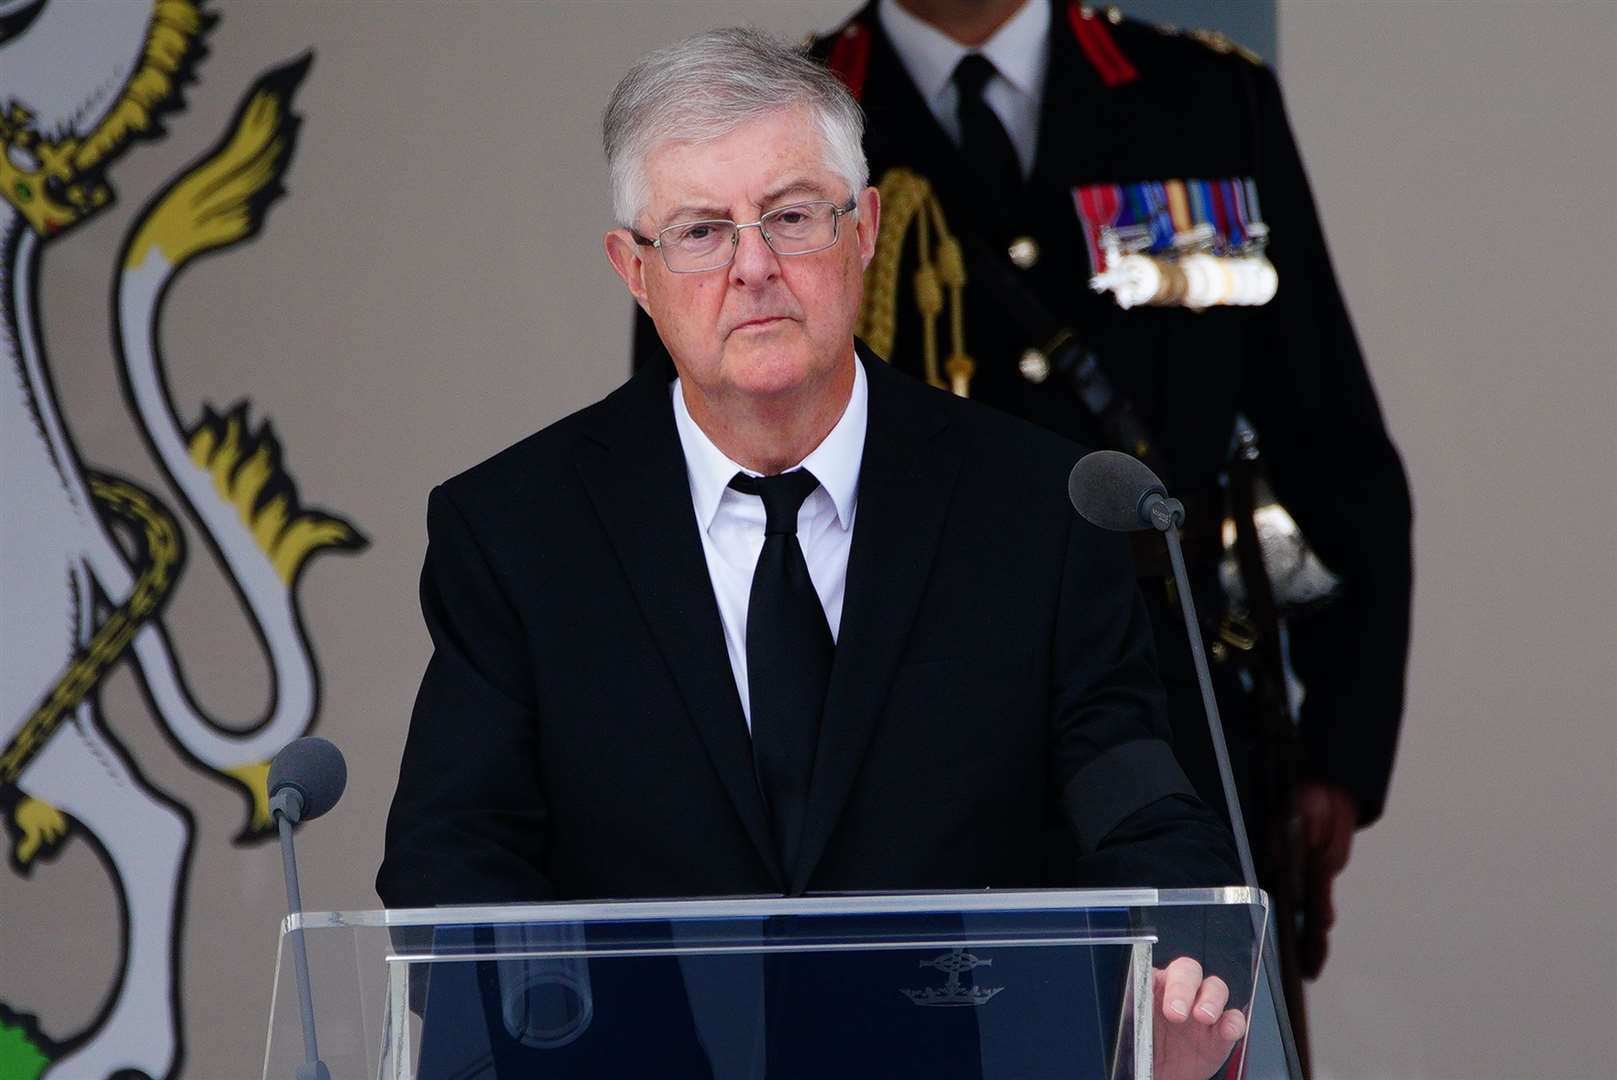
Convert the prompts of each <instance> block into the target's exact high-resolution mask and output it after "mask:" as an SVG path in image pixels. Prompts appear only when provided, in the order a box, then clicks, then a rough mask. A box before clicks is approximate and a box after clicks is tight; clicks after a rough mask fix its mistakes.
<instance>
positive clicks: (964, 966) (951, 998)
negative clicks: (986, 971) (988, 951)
mask: <svg viewBox="0 0 1617 1080" xmlns="http://www.w3.org/2000/svg"><path fill="white" fill-rule="evenodd" d="M991 964H993V961H992V960H980V959H978V958H977V957H975V956H973V955H971V953H969V952H967V951H966V950H965V949H950V950H949V951H948V952H946V953H944V954H943V955H942V956H934V957H933V958H932V959H930V960H922V961H921V962H920V964H919V966H920V967H924V968H933V969H934V970H937V971H941V972H943V973H944V974H946V975H947V976H948V978H947V979H946V980H945V981H944V983H943V985H942V986H927V987H923V988H921V989H919V990H903V991H902V993H903V995H904V996H905V997H907V998H909V999H910V1001H911V1002H913V1003H914V1004H916V1005H957V1006H958V1005H969V1006H974V1007H975V1006H980V1005H986V1004H988V1001H989V999H990V998H992V997H993V996H994V995H995V994H997V993H999V992H1000V991H1001V990H1003V989H1005V988H1004V987H1003V986H965V985H963V984H962V983H961V982H960V976H961V975H963V974H965V973H966V972H968V971H971V970H972V969H974V968H979V967H988V966H989V965H991Z"/></svg>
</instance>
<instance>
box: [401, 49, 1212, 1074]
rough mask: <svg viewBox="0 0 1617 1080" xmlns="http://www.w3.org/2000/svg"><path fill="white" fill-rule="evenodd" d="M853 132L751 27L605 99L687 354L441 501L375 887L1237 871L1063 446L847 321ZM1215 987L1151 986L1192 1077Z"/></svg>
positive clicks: (1037, 880) (657, 886)
mask: <svg viewBox="0 0 1617 1080" xmlns="http://www.w3.org/2000/svg"><path fill="white" fill-rule="evenodd" d="M861 123H862V121H861V116H860V113H859V109H858V106H857V105H856V104H855V103H854V102H853V100H852V98H851V97H850V96H849V94H848V93H847V91H846V89H845V88H844V87H843V86H842V85H841V84H840V83H839V82H838V81H837V80H836V79H835V78H834V77H833V76H832V75H831V74H830V73H829V72H827V71H826V70H825V69H824V68H822V67H821V66H819V65H818V64H816V63H814V62H813V61H812V60H810V59H809V58H807V57H805V56H804V55H803V54H801V53H800V52H798V51H796V50H793V49H791V48H789V47H786V46H784V45H781V44H779V43H777V42H775V41H773V40H771V39H769V38H767V37H764V36H762V35H759V34H756V33H753V32H749V31H739V30H737V31H716V32H713V33H710V34H704V35H698V36H697V37H695V38H692V39H690V40H688V41H686V42H684V43H681V44H680V45H677V46H673V47H671V48H669V49H666V50H663V51H661V52H659V53H655V54H653V55H651V56H649V57H647V58H646V59H645V60H643V61H642V62H641V63H640V64H639V65H637V66H636V67H635V68H634V70H633V71H631V72H630V74H629V75H628V76H627V77H625V79H624V80H623V82H622V83H620V84H619V86H618V88H617V90H616V91H615V93H614V95H613V97H612V100H611V103H610V105H609V107H608V109H607V113H606V120H605V142H606V151H607V159H608V167H609V172H610V178H611V184H612V193H613V200H614V209H615V212H616V215H617V219H618V221H619V222H620V223H621V224H620V227H618V228H615V229H613V230H611V231H610V232H608V233H607V235H606V238H605V246H606V254H607V257H608V258H609V259H610V261H611V263H612V266H613V268H614V270H616V271H617V273H618V275H619V276H620V277H621V278H622V279H623V281H624V283H625V285H626V286H627V288H628V290H629V292H630V293H631V294H632V295H633V296H634V298H635V300H636V301H637V302H638V303H639V304H640V306H641V307H642V308H643V309H644V310H645V311H646V312H647V313H648V314H649V315H650V316H651V318H652V319H653V321H654V322H655V324H656V327H657V331H658V333H659V335H660V336H661V338H662V340H663V342H664V344H665V345H666V346H667V352H668V354H669V356H670V357H671V359H672V367H671V369H670V368H669V366H668V365H667V364H666V363H664V364H651V365H647V366H646V367H644V368H643V369H642V370H641V371H640V372H638V373H637V374H636V375H635V376H634V377H633V378H632V379H631V380H630V381H629V382H628V383H627V384H626V385H624V386H623V387H621V388H620V389H619V390H617V391H616V392H614V393H613V394H612V395H610V396H609V397H607V398H606V399H605V400H603V401H601V402H599V403H597V404H595V405H593V406H591V407H589V408H587V409H585V410H583V411H582V412H579V413H576V414H574V415H573V416H570V417H568V418H566V419H564V420H561V421H559V422H558V423H556V424H553V425H551V426H550V427H548V428H546V429H545V430H543V431H540V432H539V433H537V434H536V435H533V436H532V437H530V438H528V439H526V440H525V441H523V442H521V443H519V444H517V445H516V446H514V447H512V448H510V449H508V450H506V451H504V452H503V453H501V454H498V455H496V456H495V457H494V458H492V459H490V460H489V461H486V462H484V463H483V464H481V465H478V466H477V467H475V468H473V469H471V470H470V471H468V472H466V473H464V474H462V475H461V476H458V477H456V478H454V479H452V480H450V481H449V482H447V483H446V484H444V485H442V486H440V487H439V488H437V489H436V490H435V491H434V492H433V493H432V497H431V500H430V502H429V506H428V533H429V548H428V553H427V560H426V566H425V570H424V572H423V575H422V604H423V608H424V610H425V615H426V620H427V625H428V628H429V630H430V631H431V635H432V639H433V643H434V647H435V650H434V654H433V657H432V660H431V663H430V665H429V666H428V669H427V672H426V675H425V677H424V679H423V682H422V686H421V690H420V695H419V697H418V699H417V704H416V710H415V714H414V717H413V719H412V722H411V727H410V735H409V740H408V744H407V746H406V749H405V754H404V761H403V766H402V770H401V775H400V780H399V788H398V793H397V796H396V798H395V800H394V803H393V807H392V812H391V816H390V818H389V821H388V829H387V850H386V858H385V861H384V863H383V866H382V869H381V872H380V875H379V877H378V881H377V887H378V891H379V892H380V893H381V895H382V897H383V899H384V900H385V901H386V902H387V903H388V904H389V905H393V906H419V905H431V904H441V903H456V902H499V901H518V900H528V901H533V900H543V899H578V898H600V897H617V898H623V897H667V896H695V895H715V894H736V893H752V894H756V893H786V894H801V893H804V892H809V891H831V890H908V889H938V888H951V889H970V888H984V887H1017V886H1037V885H1040V884H1044V883H1046V882H1049V881H1052V880H1054V881H1061V882H1064V883H1070V882H1072V881H1075V880H1076V881H1079V882H1082V883H1087V884H1094V885H1153V886H1194V885H1217V884H1227V883H1231V882H1235V881H1237V880H1238V879H1239V874H1238V872H1237V871H1236V870H1235V868H1234V866H1233V858H1232V847H1231V843H1230V839H1229V836H1228V834H1227V831H1226V830H1225V829H1224V827H1223V826H1222V825H1221V824H1220V822H1219V820H1218V818H1217V816H1216V815H1214V814H1212V813H1211V812H1210V811H1208V810H1207V809H1206V808H1205V807H1204V806H1203V805H1202V804H1201V803H1199V802H1198V801H1197V799H1196V797H1195V795H1194V794H1193V792H1192V790H1191V787H1190V785H1189V783H1188V782H1187V781H1186V779H1185V777H1184V775H1183V773H1182V772H1181V771H1180V769H1179V766H1178V765H1177V764H1176V762H1175V760H1174V757H1173V752H1172V750H1171V749H1170V747H1169V744H1168V742H1167V741H1166V723H1165V720H1164V715H1163V695H1162V691H1161V688H1160V686H1159V684H1158V682H1157V678H1156V675H1155V671H1154V660H1153V656H1152V644H1151V632H1150V627H1149V624H1148V621H1147V618H1146V614H1145V611H1144V607H1143V604H1142V601H1141V599H1140V596H1139V593H1138V590H1137V588H1136V585H1135V582H1134V576H1133V573H1132V570H1131V569H1130V564H1129V559H1128V553H1127V551H1126V550H1125V547H1124V545H1123V544H1122V543H1121V542H1120V540H1119V538H1118V537H1116V536H1114V535H1111V534H1106V533H1102V532H1099V531H1097V530H1095V529H1094V528H1092V527H1090V526H1088V525H1086V524H1085V523H1083V522H1082V521H1081V520H1079V519H1078V518H1077V517H1076V516H1075V515H1074V514H1073V512H1072V510H1071V507H1070V506H1069V505H1068V503H1067V498H1066V487H1065V480H1066V474H1067V471H1068V469H1069V468H1070V467H1071V465H1072V463H1073V462H1074V461H1075V460H1076V459H1077V458H1078V456H1079V455H1080V451H1079V449H1078V448H1077V447H1076V446H1074V445H1073V444H1071V443H1068V442H1066V441H1065V440H1063V439H1061V438H1059V437H1057V436H1055V435H1051V434H1049V433H1047V432H1044V431H1041V430H1039V429H1037V428H1035V427H1033V426H1031V425H1027V424H1024V423H1022V422H1021V421H1018V420H1014V419H1012V418H1010V417H1007V416H1004V415H1001V414H998V413H996V412H993V411H992V410H989V409H987V408H985V407H982V406H979V405H975V404H972V403H970V402H967V401H963V400H960V399H957V398H953V397H951V396H950V395H948V394H946V393H942V392H939V391H936V390H933V389H931V388H929V387H927V386H924V385H922V384H920V383H919V382H917V381H915V380H913V379H910V378H909V377H907V376H904V375H901V374H898V373H896V372H893V371H891V370H889V369H888V368H887V366H886V365H885V364H884V363H883V362H882V361H881V360H880V358H878V357H875V356H872V355H871V354H870V353H869V352H868V351H867V350H865V349H863V348H862V347H861V346H860V345H859V343H857V342H856V341H855V340H854V337H853V330H852V328H853V325H854V320H855V318H856V316H857V313H858V308H859V303H860V291H861V278H862V272H863V270H864V268H865V266H866V264H867V263H868V262H869V260H870V259H871V257H872V253H873V251H874V248H875V242H876V235H877V228H878V225H879V215H880V206H879V201H878V196H877V193H876V191H875V190H874V189H873V188H871V187H869V186H868V185H867V183H866V180H867V174H866V164H865V158H864V154H863V151H862V150H861V147H860V138H861V133H862V129H861ZM1226 995H1227V988H1226V987H1225V985H1224V984H1223V982H1221V981H1220V980H1219V979H1217V978H1212V977H1209V978H1206V979H1203V978H1202V975H1201V972H1200V969H1199V968H1198V967H1197V965H1196V964H1195V963H1194V961H1191V960H1189V959H1183V960H1180V961H1176V962H1175V964H1173V965H1170V967H1169V968H1168V970H1167V971H1166V972H1164V973H1162V974H1161V976H1160V977H1159V996H1160V998H1161V1001H1162V1011H1163V1013H1164V1015H1165V1016H1166V1018H1167V1020H1168V1021H1169V1023H1167V1024H1164V1025H1161V1026H1162V1027H1163V1028H1165V1029H1167V1030H1168V1031H1169V1032H1170V1036H1169V1038H1170V1046H1169V1058H1170V1059H1183V1060H1184V1062H1185V1071H1184V1075H1187V1076H1190V1075H1206V1074H1207V1072H1210V1071H1211V1070H1212V1069H1213V1068H1214V1067H1216V1066H1217V1064H1218V1062H1219V1061H1220V1060H1222V1058H1223V1056H1224V1054H1225V1052H1226V1051H1227V1049H1228V1047H1229V1045H1230V1044H1231V1042H1233V1040H1235V1039H1237V1038H1238V1037H1239V1036H1240V1034H1241V1033H1242V1029H1243V1020H1242V1017H1241V1015H1240V1013H1238V1012H1236V1011H1235V1010H1232V1009H1231V1010H1226V1008H1225V1004H1226ZM1174 1039H1178V1042H1177V1043H1174V1042H1173V1040H1174ZM1174 1071H1175V1070H1174V1069H1172V1068H1169V1069H1167V1070H1166V1072H1164V1073H1159V1075H1166V1074H1172V1073H1173V1072H1174Z"/></svg>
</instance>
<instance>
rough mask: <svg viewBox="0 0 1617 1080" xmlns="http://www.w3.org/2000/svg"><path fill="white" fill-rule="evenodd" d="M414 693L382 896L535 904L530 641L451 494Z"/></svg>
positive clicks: (540, 809) (431, 533) (432, 525)
mask: <svg viewBox="0 0 1617 1080" xmlns="http://www.w3.org/2000/svg"><path fill="white" fill-rule="evenodd" d="M421 608H422V612H423V614H424V615H425V617H426V623H427V631H428V633H429V634H430V635H431V637H432V645H433V653H432V659H431V661H430V662H429V663H428V665H427V671H426V675H425V676H424V677H423V678H422V680H421V689H420V692H419V693H418V694H417V696H416V704H415V712H414V714H413V715H412V717H411V720H410V734H409V738H408V740H407V741H406V743H405V748H404V760H403V763H402V764H401V766H400V769H399V787H398V792H397V794H395V796H394V798H393V806H392V809H391V811H390V812H389V814H388V821H387V836H386V842H385V854H384V858H383V862H382V868H381V871H380V873H379V874H378V875H377V879H376V891H377V892H378V893H379V894H380V895H381V897H382V900H383V902H384V903H386V904H387V905H388V906H389V907H428V906H432V905H437V904H470V903H500V902H517V901H537V900H543V899H547V898H549V897H550V896H551V895H552V889H551V887H550V885H549V883H548V882H547V881H546V880H545V878H544V876H543V873H542V871H541V868H542V866H543V864H544V856H545V851H544V836H545V825H546V817H545V799H544V793H543V791H542V790H541V786H540V768H539V765H540V762H539V745H538V741H539V740H538V718H537V715H536V710H535V704H534V689H533V687H534V679H533V672H532V670H531V661H530V658H529V653H528V649H527V637H526V635H525V633H524V631H523V627H522V625H521V622H520V620H519V618H518V616H517V614H516V612H515V610H514V609H513V608H512V606H511V603H510V601H509V600H508V598H507V592H506V589H505V588H504V587H503V585H502V582H501V580H500V577H499V574H498V572H497V571H496V570H495V568H494V567H493V566H492V565H491V564H490V562H489V560H488V557H487V554H486V552H485V549H484V548H483V547H481V546H480V545H479V543H478V540H477V537H476V536H475V535H474V533H473V529H472V527H471V526H470V525H469V524H468V522H467V520H466V518H465V517H464V516H463V515H462V513H461V511H460V508H459V507H458V506H456V504H455V501H454V499H453V497H452V496H451V495H450V493H449V491H448V490H447V489H446V488H444V487H439V488H436V489H434V491H433V492H432V495H431V497H430V498H429V499H428V503H427V557H426V565H425V567H424V569H423V570H422V573H421Z"/></svg>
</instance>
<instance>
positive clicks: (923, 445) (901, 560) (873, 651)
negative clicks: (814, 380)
mask: <svg viewBox="0 0 1617 1080" xmlns="http://www.w3.org/2000/svg"><path fill="white" fill-rule="evenodd" d="M860 359H861V361H862V362H863V363H864V365H865V371H866V374H867V376H868V382H869V386H870V413H869V424H868V428H867V430H866V433H865V449H864V459H863V461H862V463H861V465H860V470H859V509H858V511H857V513H856V516H855V518H854V529H853V546H852V548H851V549H850V551H849V553H848V581H847V592H846V599H845V601H844V603H843V610H842V625H841V629H840V632H839V633H838V635H837V653H836V661H835V663H834V664H833V666H832V669H831V685H830V687H829V688H828V689H827V692H826V705H825V715H824V717H823V719H822V721H821V724H820V740H819V745H818V750H817V751H816V755H815V759H814V776H813V779H812V780H811V782H810V785H809V800H808V815H807V818H806V820H805V822H804V825H803V841H802V848H801V855H800V857H799V861H798V864H797V866H796V867H793V868H790V869H789V874H790V892H791V893H793V894H797V893H801V892H802V891H803V890H804V889H805V888H806V887H807V884H808V880H809V878H810V876H811V875H812V874H813V872H814V868H815V866H816V865H817V864H818V863H819V860H820V858H821V856H822V855H823V854H824V853H825V847H826V844H827V842H828V841H829V840H830V838H831V834H832V832H833V831H834V830H835V828H836V824H837V821H838V819H839V818H840V816H841V813H842V808H843V805H844V804H845V803H846V802H847V799H848V793H849V791H850V790H851V789H852V787H853V782H854V778H855V777H856V775H857V774H858V771H859V766H860V763H861V762H862V761H863V759H864V754H865V748H866V746H867V745H868V744H869V742H870V736H871V734H872V732H873V731H874V730H875V726H876V719H877V717H878V716H879V715H880V714H881V710H882V707H883V706H884V705H885V704H886V700H887V688H888V686H889V684H890V683H891V682H892V678H893V673H894V671H895V670H896V668H897V667H898V662H899V660H900V658H901V657H902V656H903V653H904V643H905V641H906V640H907V638H908V637H909V631H910V626H911V624H912V623H913V622H914V620H915V612H916V609H917V607H918V606H919V605H920V602H921V597H922V595H923V593H924V592H925V589H926V584H927V580H928V578H929V577H930V574H931V568H932V561H933V556H934V554H935V553H936V551H937V547H938V541H939V538H940V536H941V534H942V531H943V523H944V520H945V517H946V515H947V512H948V507H949V500H950V495H951V493H952V491H953V488H954V481H955V475H956V473H957V472H958V471H959V465H960V454H959V449H958V448H957V447H956V446H954V445H952V444H950V443H949V442H948V441H947V440H944V439H940V438H938V435H939V434H940V432H941V431H942V430H943V429H944V427H945V426H946V425H947V423H948V415H947V410H946V408H945V406H947V404H948V399H947V398H945V397H943V396H942V395H941V393H940V392H938V391H934V390H932V389H930V388H928V387H924V386H922V385H920V384H919V383H917V382H915V381H914V380H913V379H911V378H910V377H909V376H907V375H904V374H901V373H899V372H896V371H893V370H892V369H891V368H889V367H888V366H887V364H886V363H885V362H883V361H882V360H880V359H875V358H872V355H871V354H870V353H869V352H868V350H865V349H864V348H863V347H862V346H861V349H860Z"/></svg>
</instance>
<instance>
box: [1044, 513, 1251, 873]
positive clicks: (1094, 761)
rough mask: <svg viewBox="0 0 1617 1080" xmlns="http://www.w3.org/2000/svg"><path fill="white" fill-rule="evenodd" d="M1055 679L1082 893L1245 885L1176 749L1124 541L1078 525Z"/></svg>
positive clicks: (1056, 738) (1060, 757) (1059, 751)
mask: <svg viewBox="0 0 1617 1080" xmlns="http://www.w3.org/2000/svg"><path fill="white" fill-rule="evenodd" d="M1070 527H1071V530H1072V531H1071V535H1070V538H1069V541H1068V551H1067V561H1066V566H1065V570H1064V573H1063V578H1062V583H1061V599H1060V605H1059V609H1058V615H1057V626H1056V628H1055V638H1054V649H1055V655H1054V657H1053V658H1052V667H1051V670H1052V671H1053V672H1054V673H1055V686H1054V688H1053V694H1052V702H1053V709H1052V712H1053V715H1052V724H1053V725H1054V730H1053V732H1052V745H1053V750H1052V762H1053V765H1054V768H1055V770H1056V788H1057V790H1058V791H1059V792H1060V799H1061V806H1062V810H1063V812H1064V814H1065V816H1066V820H1067V821H1068V823H1069V824H1070V825H1071V827H1072V830H1073V833H1074V834H1075V836H1076V837H1077V839H1078V846H1079V850H1080V852H1081V853H1082V858H1081V859H1080V864H1079V876H1080V879H1081V884H1084V885H1093V886H1139V885H1149V886H1152V887H1156V888H1192V887H1198V886H1213V885H1229V884H1233V883H1239V882H1240V880H1241V874H1240V869H1239V867H1238V866H1237V863H1236V859H1235V852H1234V846H1233V842H1232V840H1231V837H1230V833H1229V830H1228V828H1226V827H1225V825H1224V824H1223V822H1222V821H1221V820H1220V819H1219V818H1218V817H1217V816H1215V815H1214V814H1213V813H1212V811H1210V810H1209V809H1208V808H1207V807H1206V806H1204V805H1203V804H1202V803H1201V802H1200V801H1199V800H1198V799H1197V798H1196V796H1195V794H1194V789H1193V788H1192V787H1191V785H1190V781H1189V780H1188V779H1186V777H1185V774H1184V771H1183V770H1182V769H1180V767H1179V763H1178V761H1176V760H1175V758H1174V756H1173V750H1172V748H1171V746H1170V744H1169V738H1170V736H1169V734H1168V722H1167V712H1166V709H1167V705H1166V699H1165V696H1164V694H1163V691H1162V687H1161V684H1160V683H1159V681H1158V679H1157V674H1156V657H1155V652H1154V647H1153V645H1152V637H1151V627H1150V621H1149V617H1148V616H1147V614H1146V610H1145V601H1144V599H1143V598H1142V597H1141V596H1140V592H1139V588H1138V587H1137V586H1136V584H1135V579H1134V571H1133V568H1132V564H1131V563H1130V561H1129V556H1128V551H1127V548H1126V546H1125V545H1124V544H1123V542H1122V538H1121V537H1120V536H1119V535H1117V534H1115V533H1106V532H1103V531H1101V530H1100V529H1097V528H1095V527H1094V526H1092V525H1089V524H1088V523H1086V522H1084V521H1082V520H1080V519H1078V518H1077V517H1076V515H1073V516H1072V525H1071V526H1070Z"/></svg>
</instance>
